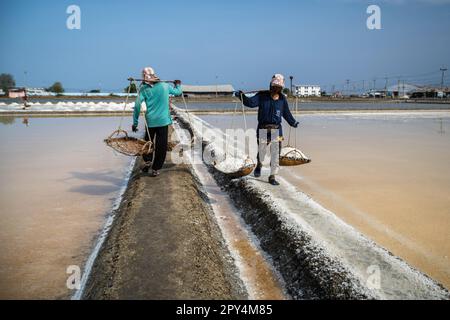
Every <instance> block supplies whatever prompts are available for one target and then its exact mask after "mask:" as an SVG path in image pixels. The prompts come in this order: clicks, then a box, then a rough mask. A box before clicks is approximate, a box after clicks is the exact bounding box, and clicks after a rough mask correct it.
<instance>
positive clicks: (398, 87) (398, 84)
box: [397, 78, 400, 98]
mask: <svg viewBox="0 0 450 320" xmlns="http://www.w3.org/2000/svg"><path fill="white" fill-rule="evenodd" d="M397 98H400V78H398V80H397Z"/></svg>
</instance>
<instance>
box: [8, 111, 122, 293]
mask: <svg viewBox="0 0 450 320" xmlns="http://www.w3.org/2000/svg"><path fill="white" fill-rule="evenodd" d="M24 120H25V121H24ZM118 122H119V119H118V118H115V117H91V118H13V117H0V158H1V159H2V160H1V162H0V179H1V181H0V222H1V223H0V298H26V299H28V298H68V297H69V296H70V295H71V294H73V291H72V290H69V289H68V288H67V287H66V280H67V277H68V276H69V274H66V268H67V267H68V266H70V265H76V266H79V267H80V268H81V270H83V265H84V262H85V260H86V258H87V256H88V254H89V253H90V251H91V249H92V247H93V244H94V242H95V240H96V236H97V234H98V232H99V231H100V230H101V228H102V226H103V224H104V222H105V217H106V216H107V215H108V214H109V212H110V208H111V206H112V204H113V201H114V199H115V198H116V197H117V196H118V192H119V190H120V188H121V186H122V185H123V183H124V177H125V174H126V170H127V167H128V165H129V163H130V158H128V157H125V156H122V155H118V154H115V153H114V152H113V151H112V150H111V149H109V148H107V147H106V146H105V144H104V143H103V139H104V138H105V137H106V136H107V135H108V134H110V133H111V132H112V131H113V130H114V129H116V127H117V125H118Z"/></svg>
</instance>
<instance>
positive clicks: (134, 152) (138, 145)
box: [104, 129, 153, 156]
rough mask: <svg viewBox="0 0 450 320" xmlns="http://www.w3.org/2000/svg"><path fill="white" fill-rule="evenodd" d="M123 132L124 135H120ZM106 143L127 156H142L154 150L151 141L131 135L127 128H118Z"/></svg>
mask: <svg viewBox="0 0 450 320" xmlns="http://www.w3.org/2000/svg"><path fill="white" fill-rule="evenodd" d="M121 133H123V134H124V135H123V136H119V135H120V134H121ZM104 141H105V143H106V145H107V146H108V147H111V148H113V149H114V150H116V151H117V152H119V153H122V154H125V155H127V156H142V155H144V154H148V153H150V152H152V151H153V145H152V142H151V141H145V140H142V139H138V138H134V137H129V136H128V133H127V132H126V131H125V130H120V129H119V130H116V131H114V132H113V133H112V134H111V135H110V136H109V137H108V138H106V139H105V140H104Z"/></svg>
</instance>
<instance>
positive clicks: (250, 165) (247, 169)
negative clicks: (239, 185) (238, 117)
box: [215, 95, 256, 179]
mask: <svg viewBox="0 0 450 320" xmlns="http://www.w3.org/2000/svg"><path fill="white" fill-rule="evenodd" d="M242 100H243V99H242V95H241V107H242V115H243V117H244V126H245V131H246V132H247V119H246V117H245V107H244V103H243V101H242ZM237 106H238V104H237V103H236V105H235V108H234V112H233V116H232V119H231V127H232V129H234V116H235V114H236V111H237ZM225 156H226V154H225ZM255 166H256V164H255V162H254V161H253V160H252V159H251V158H250V156H249V155H247V158H246V159H245V160H244V164H243V165H242V166H241V167H240V168H239V169H238V170H236V171H233V172H222V171H221V170H220V169H218V168H217V166H215V167H216V169H217V170H219V171H221V172H222V173H224V174H226V175H227V176H228V177H230V178H232V179H236V178H241V177H245V176H248V175H249V174H250V173H252V171H253V169H254V168H255Z"/></svg>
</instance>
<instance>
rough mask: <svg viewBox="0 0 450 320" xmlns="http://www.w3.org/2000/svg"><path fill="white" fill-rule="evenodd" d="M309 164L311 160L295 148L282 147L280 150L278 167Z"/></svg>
mask: <svg viewBox="0 0 450 320" xmlns="http://www.w3.org/2000/svg"><path fill="white" fill-rule="evenodd" d="M310 162H311V159H310V158H308V157H307V156H306V155H305V154H304V153H303V152H301V151H300V150H299V149H297V148H292V147H284V148H283V149H281V152H280V166H298V165H301V164H305V163H310Z"/></svg>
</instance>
